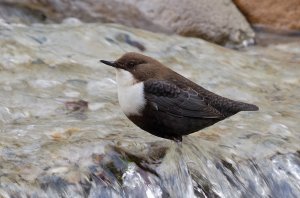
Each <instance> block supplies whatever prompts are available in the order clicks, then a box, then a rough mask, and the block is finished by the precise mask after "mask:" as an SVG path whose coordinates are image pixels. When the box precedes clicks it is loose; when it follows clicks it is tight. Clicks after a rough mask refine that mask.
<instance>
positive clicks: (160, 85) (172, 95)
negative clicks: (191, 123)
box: [144, 80, 224, 119]
mask: <svg viewBox="0 0 300 198" xmlns="http://www.w3.org/2000/svg"><path fill="white" fill-rule="evenodd" d="M144 91H145V96H146V99H147V101H148V102H149V104H150V105H151V106H152V107H153V109H155V110H157V111H163V112H165V113H168V114H171V115H174V116H177V117H191V118H216V119H221V118H224V116H223V115H222V114H221V113H220V112H219V111H218V110H217V109H215V108H214V107H212V106H210V105H209V103H208V101H205V99H204V98H203V97H202V96H201V95H199V94H198V93H197V92H196V91H194V90H193V89H191V88H186V89H181V88H179V87H178V86H176V85H175V84H173V83H170V82H168V81H164V80H160V81H157V80H147V81H145V82H144Z"/></svg>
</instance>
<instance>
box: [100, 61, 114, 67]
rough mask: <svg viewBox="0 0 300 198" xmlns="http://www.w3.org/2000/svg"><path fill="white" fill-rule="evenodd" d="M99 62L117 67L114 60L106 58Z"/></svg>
mask: <svg viewBox="0 0 300 198" xmlns="http://www.w3.org/2000/svg"><path fill="white" fill-rule="evenodd" d="M100 62H101V63H104V64H105V65H109V66H112V67H117V64H116V63H115V61H106V60H100Z"/></svg>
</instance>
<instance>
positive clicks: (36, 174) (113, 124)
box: [0, 23, 300, 198]
mask: <svg viewBox="0 0 300 198" xmlns="http://www.w3.org/2000/svg"><path fill="white" fill-rule="evenodd" d="M0 29H1V31H0V45H1V48H0V70H1V72H0V101H1V102H0V135H1V138H0V161H1V164H0V197H1V196H3V197H22V196H23V197H34V196H36V197H37V195H41V196H42V197H53V196H56V197H62V196H65V197H76V196H77V197H83V196H86V197H99V196H100V195H103V196H106V197H111V196H116V197H122V196H123V197H126V196H127V197H139V195H140V194H142V195H143V196H144V195H145V194H147V192H149V196H148V197H151V196H152V195H153V196H154V197H155V196H156V197H189V196H190V197H195V196H199V197H222V198H223V197H224V198H225V197H233V198H239V197H259V195H261V194H265V195H266V197H268V196H269V197H275V196H276V195H280V196H281V197H282V196H285V195H287V197H299V195H300V188H299V185H298V183H297V181H298V180H299V178H300V176H299V167H300V163H299V161H300V155H299V150H300V148H299V141H300V136H299V130H298V128H299V119H300V118H299V115H300V110H299V100H300V95H299V94H300V91H298V90H299V89H300V84H299V74H300V68H299V64H298V63H297V62H296V61H297V57H296V58H295V59H294V61H288V60H289V58H288V57H290V56H296V55H298V57H299V54H300V49H299V45H297V43H286V44H284V45H275V46H274V45H273V47H276V48H278V49H280V50H282V51H284V52H285V54H286V56H285V55H284V54H283V55H282V57H284V58H281V57H277V59H274V58H273V56H275V55H274V54H272V53H271V52H270V51H269V52H270V54H272V55H273V56H264V53H261V52H258V51H255V50H253V48H251V49H249V50H248V51H247V50H246V51H243V52H237V51H233V50H230V49H226V48H223V47H220V46H216V45H214V44H210V43H208V42H206V41H203V40H201V39H195V38H186V37H180V36H176V35H173V36H170V35H164V34H156V33H151V32H146V31H142V30H137V29H131V28H128V27H124V26H121V25H116V24H106V25H104V24H100V23H99V24H83V23H66V24H59V25H58V24H48V25H43V24H35V25H32V26H26V25H16V24H13V25H12V24H4V23H0ZM117 35H123V36H124V35H128V36H129V38H130V39H131V40H133V41H138V42H139V43H141V44H143V46H144V47H145V51H144V52H143V53H145V54H146V55H149V56H152V57H154V58H156V59H158V60H160V61H161V62H163V63H164V64H166V65H167V66H169V67H170V68H172V69H174V70H176V71H177V72H179V73H180V74H182V75H184V76H186V77H188V78H190V79H192V80H193V81H195V82H197V83H199V84H201V85H202V86H203V87H205V88H207V89H209V90H211V91H214V92H216V93H219V94H221V95H224V96H226V97H229V98H235V99H239V100H241V101H245V102H247V101H248V102H249V101H251V102H253V103H256V104H258V105H259V106H260V107H261V110H260V111H259V112H255V113H253V112H251V113H250V112H244V113H241V114H239V115H235V116H232V118H231V119H228V120H226V121H223V122H220V123H218V124H216V125H214V126H212V127H209V128H207V129H205V130H203V131H200V132H198V133H195V134H192V135H190V136H188V137H184V138H183V143H182V144H181V145H177V144H175V143H173V142H171V141H168V140H164V139H160V138H157V137H155V136H152V135H150V134H148V133H146V132H144V131H142V130H141V129H139V128H137V127H136V126H134V125H133V124H131V122H130V121H129V120H128V119H127V118H126V117H125V115H124V114H123V113H122V112H121V110H120V107H119V104H118V101H117V87H116V84H115V71H114V70H113V69H112V68H110V67H105V66H103V65H101V64H99V59H107V60H113V59H114V58H116V57H119V56H120V55H122V54H123V53H124V51H138V52H140V50H139V49H138V48H137V47H136V46H134V45H130V44H128V43H127V42H126V38H125V39H124V37H122V36H121V37H120V38H119V37H117ZM33 38H35V39H33ZM36 38H38V39H36ZM110 39H112V40H110ZM271 47H272V46H271V45H270V46H268V48H265V49H268V50H269V49H270V48H271ZM261 50H262V51H263V49H261ZM78 96H80V97H78ZM73 97H75V98H73ZM76 98H84V99H85V100H86V101H88V102H89V104H91V105H88V109H89V110H88V111H85V112H84V115H86V119H84V120H82V119H76V117H74V116H72V115H71V114H67V113H66V112H65V109H63V110H61V109H62V108H63V107H65V106H64V104H65V102H66V101H76ZM71 106H72V105H71ZM75 107H76V105H75ZM71 109H72V108H71ZM75 109H76V108H75ZM79 109H80V108H79ZM74 113H76V112H74ZM78 113H79V112H78ZM70 115H71V116H70ZM51 135H54V137H53V136H51ZM55 138H56V139H55ZM53 140H60V141H53ZM137 192H138V193H139V194H137ZM145 192H146V193H145ZM52 195H53V196H52Z"/></svg>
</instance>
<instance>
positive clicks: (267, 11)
mask: <svg viewBox="0 0 300 198" xmlns="http://www.w3.org/2000/svg"><path fill="white" fill-rule="evenodd" d="M234 2H235V3H236V5H237V6H238V7H239V9H240V10H241V11H242V12H243V13H244V14H245V16H246V17H247V19H248V20H249V21H250V22H251V23H252V24H259V25H265V26H269V27H271V28H275V29H281V30H288V29H293V30H300V0H289V1H281V0H251V1H249V0H234Z"/></svg>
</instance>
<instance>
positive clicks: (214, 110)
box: [101, 53, 258, 141]
mask: <svg viewBox="0 0 300 198" xmlns="http://www.w3.org/2000/svg"><path fill="white" fill-rule="evenodd" d="M101 62H103V63H104V64H107V65H110V66H113V67H115V68H116V69H117V77H118V72H119V78H121V77H120V75H121V74H120V72H121V71H127V72H129V73H130V74H132V76H133V77H134V78H133V79H134V80H133V81H132V82H129V85H128V86H129V87H130V86H134V85H142V88H143V98H144V100H145V101H144V103H141V104H143V105H142V106H141V109H137V113H132V112H131V113H126V112H125V114H126V116H127V117H128V118H129V119H130V120H131V121H132V122H133V123H135V124H136V125H137V126H139V127H140V128H142V129H143V130H145V131H148V132H149V133H151V134H153V135H156V136H159V137H162V138H167V139H172V140H179V141H181V139H182V136H183V135H188V134H190V133H193V132H196V131H199V130H201V129H203V128H205V127H208V126H211V125H213V124H215V123H216V122H219V121H221V120H223V119H225V118H227V117H230V116H232V115H234V114H236V113H238V112H240V111H257V110H258V107H257V106H255V105H252V104H247V103H244V102H238V101H234V100H230V99H227V98H224V97H222V96H219V95H217V94H214V93H212V92H210V91H208V90H206V89H204V88H203V87H201V86H199V85H197V84H196V83H194V82H192V81H190V80H188V79H187V78H185V77H183V76H181V75H180V74H178V73H176V72H174V71H173V70H171V69H169V68H168V67H166V66H164V65H163V64H161V63H160V62H158V61H157V60H155V59H153V58H150V57H148V56H144V55H142V54H138V53H126V54H125V55H123V56H122V57H121V58H119V59H118V60H116V61H114V62H110V61H104V60H101ZM126 75H128V74H127V73H126ZM129 76H130V75H129ZM129 79H130V78H129ZM139 83H142V84H139ZM118 84H119V83H118ZM120 87H121V88H120ZM120 91H122V86H120V85H119V92H120ZM132 93H135V92H132ZM120 95H121V94H119V101H120ZM137 98H138V95H137ZM121 100H123V99H122V98H121ZM130 102H132V103H133V106H137V105H135V103H134V102H135V101H128V103H130ZM123 103H124V102H123ZM136 103H137V102H136ZM125 105H126V104H125ZM125 105H124V104H123V106H125ZM128 105H130V104H128ZM121 107H122V104H121Z"/></svg>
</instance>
